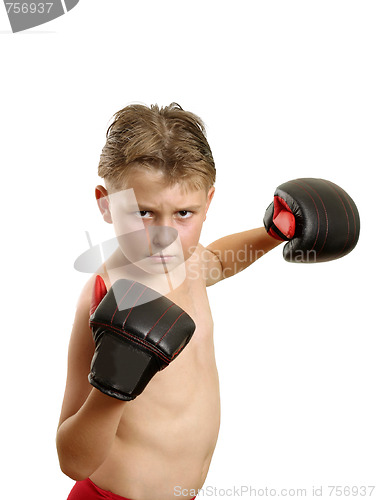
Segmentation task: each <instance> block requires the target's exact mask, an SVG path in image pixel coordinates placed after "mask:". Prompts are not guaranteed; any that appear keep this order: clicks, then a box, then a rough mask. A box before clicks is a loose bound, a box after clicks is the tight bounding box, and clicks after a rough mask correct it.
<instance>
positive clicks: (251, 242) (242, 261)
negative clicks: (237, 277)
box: [207, 227, 282, 278]
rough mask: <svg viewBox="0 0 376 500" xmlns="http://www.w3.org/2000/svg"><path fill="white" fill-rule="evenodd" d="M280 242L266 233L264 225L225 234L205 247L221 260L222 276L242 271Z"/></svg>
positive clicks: (225, 276) (226, 276)
mask: <svg viewBox="0 0 376 500" xmlns="http://www.w3.org/2000/svg"><path fill="white" fill-rule="evenodd" d="M280 243H282V242H281V241H279V240H276V239H275V238H272V237H271V236H269V235H268V234H267V232H266V231H265V228H264V227H260V228H257V229H251V230H249V231H243V232H241V233H236V234H231V235H229V236H225V237H223V238H221V239H219V240H217V241H214V242H213V243H211V244H210V245H209V246H208V247H207V249H208V250H210V251H211V252H213V253H214V254H215V255H216V256H217V257H218V259H219V260H220V262H221V266H222V272H223V277H224V278H228V277H230V276H233V275H234V274H236V273H238V272H240V271H243V270H244V269H246V268H247V267H249V266H250V265H251V264H253V263H254V262H255V261H256V260H257V259H259V258H260V257H262V256H263V255H265V254H266V253H267V252H269V251H270V250H272V249H273V248H275V247H276V246H278V245H279V244H280Z"/></svg>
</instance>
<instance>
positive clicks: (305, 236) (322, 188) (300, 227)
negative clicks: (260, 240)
mask: <svg viewBox="0 0 376 500" xmlns="http://www.w3.org/2000/svg"><path fill="white" fill-rule="evenodd" d="M264 226H265V229H266V230H267V232H268V234H269V235H270V236H273V237H274V238H277V239H280V240H286V241H288V243H287V244H286V245H285V246H284V248H283V257H284V259H285V260H287V261H289V262H325V261H329V260H334V259H338V258H340V257H343V256H344V255H347V254H348V253H349V252H351V251H352V250H353V249H354V248H355V246H356V244H357V242H358V238H359V230H360V219H359V213H358V209H357V207H356V205H355V203H354V201H353V200H352V199H351V197H350V196H349V195H348V194H347V193H346V191H344V190H343V189H342V188H340V187H339V186H337V185H336V184H333V182H330V181H327V180H324V179H310V178H308V179H295V180H292V181H289V182H285V183H284V184H281V185H280V186H278V187H277V189H276V191H275V193H274V201H273V203H271V204H270V205H269V207H268V208H267V210H266V212H265V217H264Z"/></svg>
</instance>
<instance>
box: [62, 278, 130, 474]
mask: <svg viewBox="0 0 376 500" xmlns="http://www.w3.org/2000/svg"><path fill="white" fill-rule="evenodd" d="M94 280H95V276H93V277H92V278H90V280H89V281H88V282H87V284H86V285H85V287H84V289H83V291H82V293H81V296H80V298H79V301H78V304H77V311H76V315H75V320H74V324H73V329H72V335H71V339H70V344H69V353H68V375H67V384H66V389H65V395H64V401H63V405H62V411H61V416H60V421H59V427H58V431H57V437H56V444H57V451H58V456H59V461H60V467H61V469H62V471H63V472H64V473H65V474H66V475H68V476H69V477H71V478H72V479H74V480H77V481H78V480H81V479H85V478H87V477H88V476H90V475H91V474H92V473H93V472H94V471H95V470H96V469H97V468H98V467H99V466H100V465H101V464H102V463H103V462H104V460H105V459H106V457H107V455H108V452H109V450H110V447H111V445H112V443H113V441H114V439H115V435H116V430H117V427H118V425H119V421H120V418H121V415H122V413H123V410H124V405H125V404H126V403H125V402H124V401H120V400H118V399H115V398H111V397H109V396H107V395H105V394H102V393H101V392H100V391H98V390H97V389H95V388H93V387H92V386H91V385H90V384H89V382H88V374H89V371H90V364H91V360H92V357H93V354H94V341H93V338H92V333H91V329H90V327H89V311H90V303H91V296H92V289H93V285H94Z"/></svg>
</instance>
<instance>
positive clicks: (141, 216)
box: [135, 210, 151, 219]
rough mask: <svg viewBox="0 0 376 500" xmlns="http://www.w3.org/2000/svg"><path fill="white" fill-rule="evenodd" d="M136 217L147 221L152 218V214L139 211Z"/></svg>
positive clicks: (147, 211)
mask: <svg viewBox="0 0 376 500" xmlns="http://www.w3.org/2000/svg"><path fill="white" fill-rule="evenodd" d="M135 216H136V217H139V218H140V219H147V218H149V217H151V212H149V210H139V211H137V212H135Z"/></svg>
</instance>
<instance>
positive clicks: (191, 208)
mask: <svg viewBox="0 0 376 500" xmlns="http://www.w3.org/2000/svg"><path fill="white" fill-rule="evenodd" d="M201 206H202V205H188V206H184V208H178V209H176V211H177V212H181V211H183V210H187V211H188V212H192V211H194V210H198V209H200V208H201ZM138 210H140V211H144V212H145V211H147V210H151V211H153V212H154V211H156V210H158V208H155V207H152V206H151V205H149V204H148V203H139V204H138Z"/></svg>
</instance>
